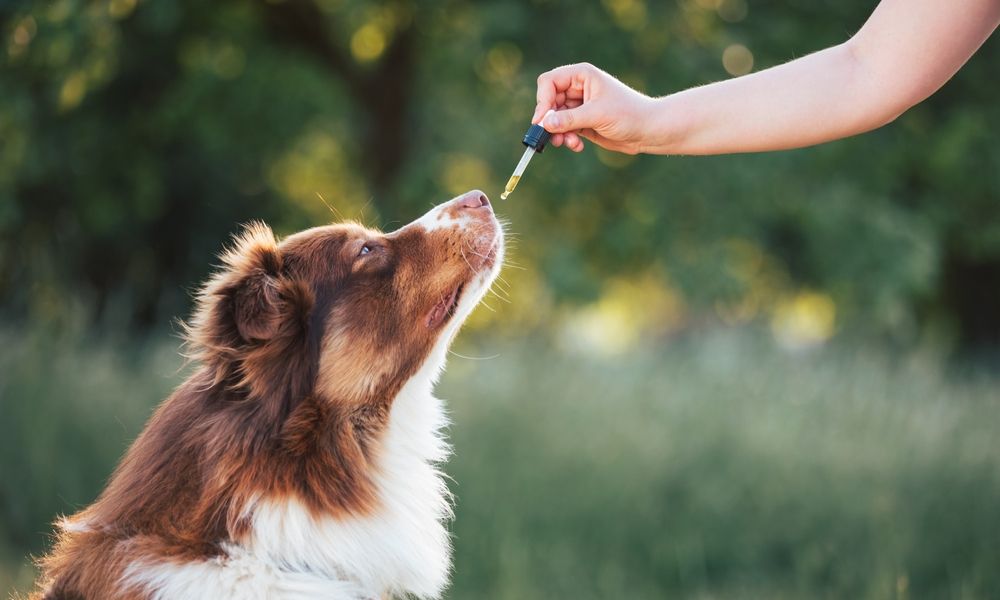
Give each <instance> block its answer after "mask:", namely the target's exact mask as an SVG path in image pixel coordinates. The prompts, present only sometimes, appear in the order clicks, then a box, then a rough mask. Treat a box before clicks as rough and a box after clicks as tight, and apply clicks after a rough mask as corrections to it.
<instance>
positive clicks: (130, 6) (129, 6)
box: [108, 0, 135, 19]
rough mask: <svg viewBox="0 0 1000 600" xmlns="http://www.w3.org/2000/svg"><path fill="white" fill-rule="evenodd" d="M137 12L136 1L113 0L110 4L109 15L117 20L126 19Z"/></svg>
mask: <svg viewBox="0 0 1000 600" xmlns="http://www.w3.org/2000/svg"><path fill="white" fill-rule="evenodd" d="M133 10H135V0H111V1H110V2H108V14H109V15H111V17H112V18H115V19H124V18H125V17H127V16H129V15H130V14H132V11H133Z"/></svg>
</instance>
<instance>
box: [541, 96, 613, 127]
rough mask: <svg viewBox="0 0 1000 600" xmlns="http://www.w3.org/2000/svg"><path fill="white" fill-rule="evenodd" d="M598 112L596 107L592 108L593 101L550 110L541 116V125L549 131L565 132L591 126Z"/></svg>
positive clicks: (595, 121)
mask: <svg viewBox="0 0 1000 600" xmlns="http://www.w3.org/2000/svg"><path fill="white" fill-rule="evenodd" d="M598 112H599V111H598V109H596V108H594V103H593V102H590V103H587V104H581V105H580V106H578V107H576V108H568V109H566V110H560V111H553V110H550V111H549V112H547V113H545V116H544V117H543V118H542V127H544V128H545V130H546V131H548V132H549V133H565V132H567V131H576V130H578V129H588V128H592V127H594V125H596V123H597V118H598V116H599V115H598Z"/></svg>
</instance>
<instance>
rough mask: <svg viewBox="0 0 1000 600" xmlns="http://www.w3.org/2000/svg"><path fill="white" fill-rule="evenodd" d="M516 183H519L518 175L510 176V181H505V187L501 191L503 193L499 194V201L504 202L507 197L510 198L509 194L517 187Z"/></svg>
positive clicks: (519, 177)
mask: <svg viewBox="0 0 1000 600" xmlns="http://www.w3.org/2000/svg"><path fill="white" fill-rule="evenodd" d="M518 181H521V176H520V175H511V176H510V179H508V180H507V187H505V188H504V189H503V193H502V194H500V199H501V200H506V199H507V196H510V193H511V192H513V191H514V188H516V187H517V182H518Z"/></svg>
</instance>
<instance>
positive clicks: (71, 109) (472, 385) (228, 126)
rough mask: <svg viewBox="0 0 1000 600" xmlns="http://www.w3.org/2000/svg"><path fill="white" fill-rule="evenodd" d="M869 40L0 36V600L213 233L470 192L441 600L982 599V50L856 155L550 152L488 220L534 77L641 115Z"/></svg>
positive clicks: (575, 17)
mask: <svg viewBox="0 0 1000 600" xmlns="http://www.w3.org/2000/svg"><path fill="white" fill-rule="evenodd" d="M872 5H873V2H871V1H866V2H862V1H861V0H849V1H841V2H833V1H830V0H814V1H811V2H806V1H802V0H783V1H776V2H749V1H748V0H676V1H674V2H650V1H643V0H603V1H601V2H586V3H581V2H568V1H565V0H536V1H532V2H515V1H512V0H505V1H495V2H475V3H474V2H468V1H458V0H447V1H443V2H434V3H431V2H416V1H405V0H399V1H393V2H369V1H362V0H273V1H263V0H261V1H250V0H222V1H219V2H195V1H194V0H178V1H174V2H151V1H141V0H86V1H85V0H27V1H24V2H15V3H0V326H2V327H10V324H11V323H13V322H18V325H17V326H16V327H14V328H7V329H0V414H2V418H0V472H2V473H3V475H4V476H3V477H2V478H0V587H3V588H6V587H8V585H9V584H11V583H12V582H17V585H19V586H22V588H23V586H24V585H25V583H26V582H27V581H29V580H30V578H31V576H32V572H31V569H30V568H29V567H27V566H26V563H25V555H26V553H27V552H29V551H31V552H38V551H40V550H41V548H42V547H43V544H44V540H45V537H44V536H45V532H47V531H49V523H50V521H51V519H52V517H53V515H55V514H56V513H58V512H61V511H72V510H73V509H75V508H77V507H79V506H81V505H84V504H86V503H88V502H90V501H91V500H92V499H93V498H94V497H95V495H96V494H97V492H98V491H99V489H100V488H101V486H102V482H103V481H104V479H105V478H106V477H107V475H108V474H109V473H110V472H111V469H112V468H113V465H114V463H115V462H116V460H117V459H118V458H119V457H120V455H121V453H122V452H123V451H124V449H125V447H126V445H127V444H128V442H129V440H131V439H132V438H133V437H134V436H135V435H136V434H137V432H138V431H139V430H140V428H141V426H142V423H143V422H144V421H145V419H146V417H147V416H148V414H149V412H150V410H151V407H152V406H154V405H155V404H156V403H157V402H158V401H160V400H161V399H162V398H164V397H165V396H166V394H167V393H168V391H169V390H170V389H171V388H172V386H173V385H175V384H176V382H177V381H178V378H179V377H180V374H179V373H178V372H177V368H178V365H179V359H178V358H177V356H176V352H175V347H174V344H171V343H164V342H163V341H162V339H161V337H160V336H161V335H162V331H163V330H164V329H165V327H166V326H167V324H168V322H169V320H170V319H171V318H173V317H178V316H184V315H185V314H186V312H187V310H188V308H189V291H190V290H191V289H192V288H194V287H195V286H196V285H197V282H198V281H200V280H201V279H202V278H203V277H204V276H205V275H206V273H207V272H208V270H209V268H210V265H211V264H212V263H213V262H214V256H215V255H216V253H217V252H218V251H219V249H220V248H221V247H222V244H223V243H224V241H225V240H226V238H227V236H228V234H229V233H230V232H232V231H234V230H236V229H237V228H238V226H239V225H238V224H239V223H242V222H246V221H249V220H251V219H263V220H265V221H267V222H268V223H270V224H271V225H272V226H274V227H275V229H276V230H277V231H279V232H280V233H290V232H292V231H295V230H298V229H301V228H304V227H308V226H311V225H315V224H319V223H323V222H327V221H330V220H332V219H340V218H356V219H360V220H362V221H364V222H366V223H368V224H371V225H375V226H381V227H384V228H386V229H392V228H394V227H396V226H398V225H400V224H402V223H405V222H408V221H409V220H411V219H412V218H414V217H416V216H418V215H419V214H420V213H422V212H423V211H424V210H425V209H427V208H428V207H429V206H430V205H432V204H435V203H437V202H440V201H442V200H444V199H446V198H449V197H451V196H453V195H456V194H458V193H461V192H463V191H465V190H468V189H471V188H481V189H483V190H484V191H486V192H487V193H488V194H490V195H491V197H493V198H494V200H495V202H494V205H495V206H496V207H497V210H498V212H499V213H500V214H501V216H502V217H504V218H505V219H506V220H508V221H509V222H510V230H511V232H512V234H513V235H512V236H511V238H512V241H511V246H512V248H511V252H510V255H511V256H512V262H513V263H514V264H512V265H510V266H509V267H508V268H507V269H505V271H504V274H503V277H504V281H503V282H501V284H500V287H499V288H498V289H497V290H496V297H491V298H490V299H488V300H487V302H489V303H490V304H491V305H492V307H493V308H495V309H496V312H491V311H488V310H480V311H479V312H477V313H476V315H475V316H474V319H473V323H472V326H473V328H475V327H479V328H480V329H481V331H484V332H485V331H489V334H490V336H492V339H493V340H494V341H492V342H490V341H485V340H488V339H490V338H487V337H485V336H481V337H478V338H477V337H468V336H467V337H466V338H463V339H464V340H465V347H464V348H460V349H459V353H461V354H471V355H474V356H491V355H493V354H495V353H496V351H497V348H499V349H500V354H501V357H500V358H499V359H496V360H493V361H486V362H470V361H463V360H459V359H453V361H452V362H453V364H452V365H451V368H450V371H449V373H448V375H447V376H446V379H445V381H444V385H443V388H444V389H443V395H444V396H445V397H446V398H454V399H455V400H456V403H455V404H454V405H453V406H454V416H455V426H454V428H453V436H454V439H455V442H456V451H457V452H456V457H455V459H454V461H453V462H452V464H451V465H450V466H449V467H448V472H449V473H450V474H451V475H452V476H454V477H455V482H456V483H455V485H454V491H455V492H456V495H457V498H458V505H457V520H456V522H455V524H454V530H455V534H456V550H457V554H456V570H455V581H454V586H453V590H452V592H451V596H452V597H455V598H482V597H490V598H552V597H560V598H562V597H571V598H607V597H629V598H644V597H650V598H652V597H665V596H666V597H692V598H707V597H739V598H768V599H773V598H804V597H808V598H817V597H838V598H840V597H843V598H888V597H896V598H904V597H911V596H912V597H921V598H923V597H954V598H996V597H1000V596H998V590H1000V578H998V572H1000V571H998V568H997V565H1000V555H998V546H997V545H996V537H997V532H998V531H1000V511H998V508H997V507H1000V476H998V473H1000V456H998V452H997V447H996V444H995V438H996V435H995V434H996V431H997V426H998V422H997V415H998V414H1000V413H998V408H1000V407H998V406H997V402H998V401H1000V394H998V392H997V385H996V380H995V379H992V380H991V379H988V378H986V377H983V378H982V379H977V378H976V377H973V376H971V375H970V374H969V373H962V372H958V374H955V373H952V374H950V375H946V374H944V373H942V372H941V368H942V367H941V366H940V365H941V364H942V362H943V361H941V360H940V356H941V355H940V354H936V352H939V351H941V350H940V349H942V348H943V349H945V350H948V349H951V348H966V349H971V348H975V347H978V346H982V345H991V344H996V343H997V342H1000V311H998V310H997V307H998V306H1000V146H998V144H997V143H996V135H995V132H996V131H998V130H1000V80H998V78H997V77H996V73H995V71H996V65H997V64H998V63H1000V41H998V40H996V39H994V40H990V41H988V42H987V43H986V45H985V46H984V47H983V49H982V50H981V51H980V52H979V53H978V54H977V56H976V57H974V58H973V60H972V61H971V62H970V63H969V64H968V65H967V66H966V67H965V68H964V69H963V70H962V71H961V72H960V73H959V74H958V75H957V76H956V78H955V79H954V80H953V81H952V82H950V83H949V84H947V85H946V86H945V87H944V88H943V89H942V90H941V91H940V92H938V93H937V94H935V95H934V96H933V97H932V98H931V99H930V100H928V101H927V102H925V103H923V104H921V105H920V106H918V107H916V108H915V109H913V110H911V111H910V112H908V113H907V114H905V115H904V116H902V117H901V118H900V119H899V120H898V121H897V122H895V123H894V124H892V125H891V126H888V127H886V128H883V129H881V130H879V131H877V132H874V133H871V134H867V135H864V136H860V137H858V138H855V139H851V140H845V141H842V142H837V143H833V144H827V145H825V146H822V147H818V148H812V149H805V150H799V151H794V152H784V153H774V154H767V155H756V156H728V157H715V158H685V157H670V158H665V157H627V156H622V155H614V154H610V153H606V152H602V151H599V150H596V149H595V148H593V147H591V148H589V149H588V150H587V151H586V152H584V153H583V154H582V155H571V154H570V153H568V152H564V151H561V150H559V149H550V150H549V151H546V152H545V153H544V155H543V156H541V157H539V158H537V159H535V161H533V163H532V166H531V168H530V170H529V172H528V174H527V175H526V177H525V180H524V181H523V182H522V183H521V184H520V186H519V188H518V190H517V191H516V192H515V193H514V194H513V195H512V196H511V199H510V200H508V201H506V202H503V203H501V202H500V201H499V200H498V199H497V196H498V192H499V191H500V186H501V185H502V184H503V183H504V182H505V181H506V178H507V176H508V174H509V172H510V170H511V169H512V168H513V166H514V164H515V162H516V161H517V159H518V157H519V156H520V154H521V150H522V148H521V146H520V143H519V142H520V138H521V136H522V134H523V132H524V130H525V128H526V126H527V119H528V117H529V116H530V114H531V112H532V109H533V104H534V91H535V89H534V79H535V77H536V76H537V74H538V73H540V72H541V71H544V70H546V69H549V68H551V67H553V66H556V65H559V64H563V63H568V62H576V61H582V60H586V61H589V62H592V63H594V64H597V65H600V66H601V67H603V68H605V69H606V70H608V71H610V72H611V73H614V74H616V75H617V76H619V77H621V78H622V79H623V80H624V81H626V82H627V83H629V84H631V85H633V86H635V87H637V88H639V89H641V90H643V91H645V92H647V93H650V94H653V95H660V94H665V93H669V92H671V91H674V90H677V89H681V88H685V87H688V86H692V85H698V84H702V83H707V82H710V81H714V80H718V79H721V78H725V77H728V76H730V72H742V71H744V70H746V69H748V68H751V67H752V68H753V69H760V68H766V67H768V66H771V65H774V64H778V63H780V62H783V61H785V60H788V59H789V58H792V57H795V56H800V55H802V54H805V53H808V52H811V51H814V50H818V49H820V48H823V47H826V46H828V45H831V44H835V43H838V42H840V41H843V40H844V39H846V37H847V36H848V35H849V34H850V32H852V31H854V30H856V29H857V28H858V27H859V26H860V25H861V23H863V21H864V19H865V18H866V16H867V14H868V13H869V11H870V10H871V9H872ZM724 57H726V58H725V59H724ZM727 71H728V72H727ZM519 267H520V268H519ZM501 300H507V301H509V303H501V302H500V301H501ZM734 325H736V326H740V327H742V328H743V329H747V328H749V329H752V330H755V331H766V332H767V334H766V335H760V336H756V335H754V336H737V337H728V336H730V334H727V333H718V332H719V331H722V330H724V328H723V329H721V330H720V328H719V326H734ZM487 326H488V329H487ZM98 330H99V331H102V332H104V333H102V334H101V336H100V337H95V335H96V334H95V331H98ZM149 331H152V332H153V336H152V337H149V338H144V337H142V335H139V336H137V335H136V334H145V333H147V332H149ZM108 332H111V333H108ZM838 333H847V334H849V335H843V336H842V339H841V340H839V341H838V340H836V339H833V341H831V339H832V338H834V337H835V336H836V335H837V334H838ZM527 335H531V336H532V338H533V339H532V340H529V341H516V340H507V341H503V342H498V341H495V340H498V339H502V338H505V337H506V338H518V337H525V336H527ZM115 336H121V337H120V339H118V338H116V337H115ZM534 338H537V339H534ZM772 338H773V339H772ZM137 339H139V340H141V339H151V340H153V341H152V342H141V341H137ZM473 339H478V340H479V342H480V343H482V344H484V345H483V347H481V348H477V347H475V346H474V345H473V344H472V343H471V342H470V341H469V340H473ZM664 339H670V340H671V342H672V345H670V346H664V345H663V344H660V342H661V341H662V340H664ZM866 339H868V340H871V339H877V340H879V347H880V348H882V350H879V351H866V350H864V349H863V348H864V347H865V346H864V345H859V344H861V342H859V341H858V340H866ZM773 340H777V341H778V342H779V343H780V345H781V346H783V347H786V348H787V347H795V348H801V347H802V346H815V345H820V344H822V343H827V347H826V348H822V349H817V350H816V351H814V352H812V353H801V352H799V353H788V352H785V351H784V350H776V349H775V348H774V347H773V346H772V342H773ZM885 340H889V341H890V342H891V343H890V344H889V345H884V344H883V342H884V341H885ZM847 344H850V345H847ZM887 348H888V349H889V352H887V353H886V352H885V351H886V349H887ZM581 349H582V352H583V353H582V354H577V352H578V351H581ZM914 349H916V350H914ZM929 349H930V350H929ZM595 351H597V353H596V354H595ZM927 352H931V354H926V353H927ZM600 353H605V354H611V355H616V354H617V356H598V354H600ZM887 357H888V358H887ZM909 357H916V358H909ZM920 357H923V358H920ZM935 357H937V358H935ZM955 364H958V363H955ZM992 375H993V376H995V371H994V372H993V374H992Z"/></svg>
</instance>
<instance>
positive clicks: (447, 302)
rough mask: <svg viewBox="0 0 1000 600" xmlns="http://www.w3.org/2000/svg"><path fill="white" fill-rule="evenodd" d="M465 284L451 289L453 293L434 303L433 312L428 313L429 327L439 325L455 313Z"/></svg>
mask: <svg viewBox="0 0 1000 600" xmlns="http://www.w3.org/2000/svg"><path fill="white" fill-rule="evenodd" d="M464 288H465V284H464V283H462V284H460V285H459V286H458V287H456V288H455V289H453V290H452V291H451V294H449V295H447V296H445V297H443V298H441V301H440V302H438V303H437V304H435V305H434V308H432V309H431V312H430V313H428V314H427V327H437V326H438V325H440V324H441V323H444V322H445V321H447V320H448V319H450V318H452V317H453V316H454V315H455V309H456V308H457V307H458V300H459V298H461V296H462V290H463V289H464Z"/></svg>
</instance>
